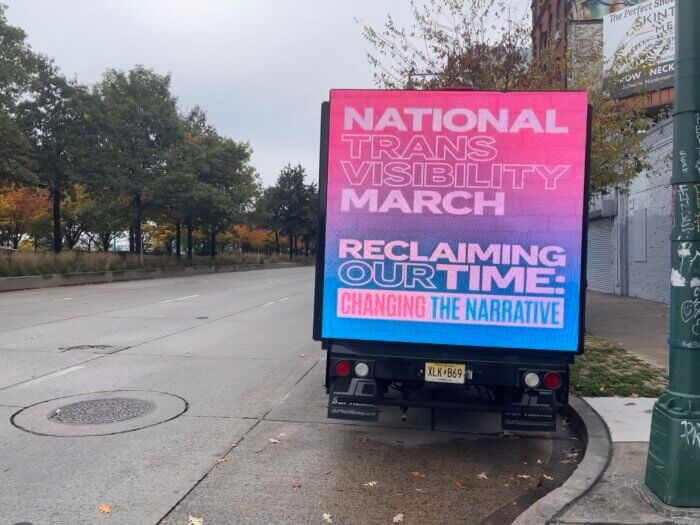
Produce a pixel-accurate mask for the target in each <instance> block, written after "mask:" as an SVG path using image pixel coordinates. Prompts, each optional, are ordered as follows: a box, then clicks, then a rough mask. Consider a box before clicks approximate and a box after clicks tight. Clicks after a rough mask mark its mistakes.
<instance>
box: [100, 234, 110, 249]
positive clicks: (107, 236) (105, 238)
mask: <svg viewBox="0 0 700 525" xmlns="http://www.w3.org/2000/svg"><path fill="white" fill-rule="evenodd" d="M111 242H112V236H111V235H110V234H109V233H104V234H102V251H103V252H108V251H109V245H110V243H111Z"/></svg>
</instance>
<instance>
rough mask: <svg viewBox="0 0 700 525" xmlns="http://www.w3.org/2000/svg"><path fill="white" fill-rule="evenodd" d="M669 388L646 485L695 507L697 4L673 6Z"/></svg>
mask: <svg viewBox="0 0 700 525" xmlns="http://www.w3.org/2000/svg"><path fill="white" fill-rule="evenodd" d="M675 69H676V80H675V88H676V95H675V96H676V102H675V108H674V112H673V115H674V118H673V120H674V122H673V175H672V177H671V186H672V188H673V219H674V220H673V228H672V230H671V303H670V324H671V327H670V335H669V340H668V342H669V385H668V389H667V390H666V392H664V393H663V395H662V396H661V397H660V398H659V400H658V401H657V402H656V404H655V405H654V412H653V416H652V422H651V437H650V439H649V456H648V459H647V470H646V485H647V487H649V489H651V491H652V492H653V493H654V494H656V495H657V496H658V497H659V499H661V500H662V501H663V502H664V503H666V504H668V505H673V506H676V507H700V1H698V0H676V68H675Z"/></svg>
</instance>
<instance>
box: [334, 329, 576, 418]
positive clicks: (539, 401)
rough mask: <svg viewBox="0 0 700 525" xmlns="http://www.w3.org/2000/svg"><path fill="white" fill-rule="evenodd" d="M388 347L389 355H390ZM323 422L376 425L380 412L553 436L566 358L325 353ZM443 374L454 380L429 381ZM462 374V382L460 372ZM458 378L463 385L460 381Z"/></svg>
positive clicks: (375, 349)
mask: <svg viewBox="0 0 700 525" xmlns="http://www.w3.org/2000/svg"><path fill="white" fill-rule="evenodd" d="M392 347H393V348H392ZM326 348H327V350H328V358H327V361H326V390H327V392H328V394H329V406H328V417H331V418H339V419H354V420H362V421H376V420H377V418H378V414H379V412H380V411H381V410H380V409H379V407H380V406H398V407H401V408H402V410H403V411H404V416H403V418H404V420H405V418H406V410H407V408H409V407H418V408H427V409H432V410H431V414H434V409H441V408H449V409H457V410H467V411H489V412H501V414H502V427H503V429H504V430H535V431H536V430H543V431H552V430H555V429H556V414H557V412H559V411H560V410H561V409H563V408H564V407H565V406H566V405H567V403H568V378H569V365H570V363H571V361H572V359H573V354H571V353H559V352H557V353H554V352H537V351H523V350H517V351H512V350H511V351H508V350H498V349H490V350H488V351H487V350H483V351H479V350H475V349H459V348H444V349H442V348H437V349H436V348H434V347H432V346H431V347H429V348H427V347H424V346H421V345H410V346H408V347H407V346H406V345H401V347H400V349H399V348H397V347H396V346H395V345H388V344H383V343H376V344H364V343H342V344H341V343H332V344H331V343H329V344H327V345H326ZM436 366H437V367H438V368H444V369H445V370H447V371H448V372H449V371H450V370H452V369H455V370H457V371H458V373H457V374H455V377H437V378H436V377H433V378H428V375H429V373H428V370H429V367H430V372H432V373H433V374H435V373H437V372H441V371H442V370H440V369H438V370H435V368H436ZM460 370H463V371H464V373H463V374H462V373H461V372H459V371H460ZM457 375H459V376H460V377H457Z"/></svg>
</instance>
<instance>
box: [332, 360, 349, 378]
mask: <svg viewBox="0 0 700 525" xmlns="http://www.w3.org/2000/svg"><path fill="white" fill-rule="evenodd" d="M335 373H336V374H338V375H339V376H348V375H350V363H348V362H347V361H336V362H335Z"/></svg>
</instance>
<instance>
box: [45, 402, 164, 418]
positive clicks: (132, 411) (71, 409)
mask: <svg viewBox="0 0 700 525" xmlns="http://www.w3.org/2000/svg"><path fill="white" fill-rule="evenodd" d="M155 408H156V406H155V405H154V404H153V403H151V402H150V401H146V400H145V399H128V398H120V397H117V398H113V399H94V400H91V401H79V402H77V403H72V404H70V405H66V406H63V407H61V408H57V409H56V410H54V411H53V412H51V413H50V414H49V419H53V420H55V421H60V422H61V423H65V424H68V425H104V424H105V423H116V422H117V421H125V420H127V419H133V418H136V417H141V416H143V415H144V414H147V413H149V412H150V411H151V410H155Z"/></svg>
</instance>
